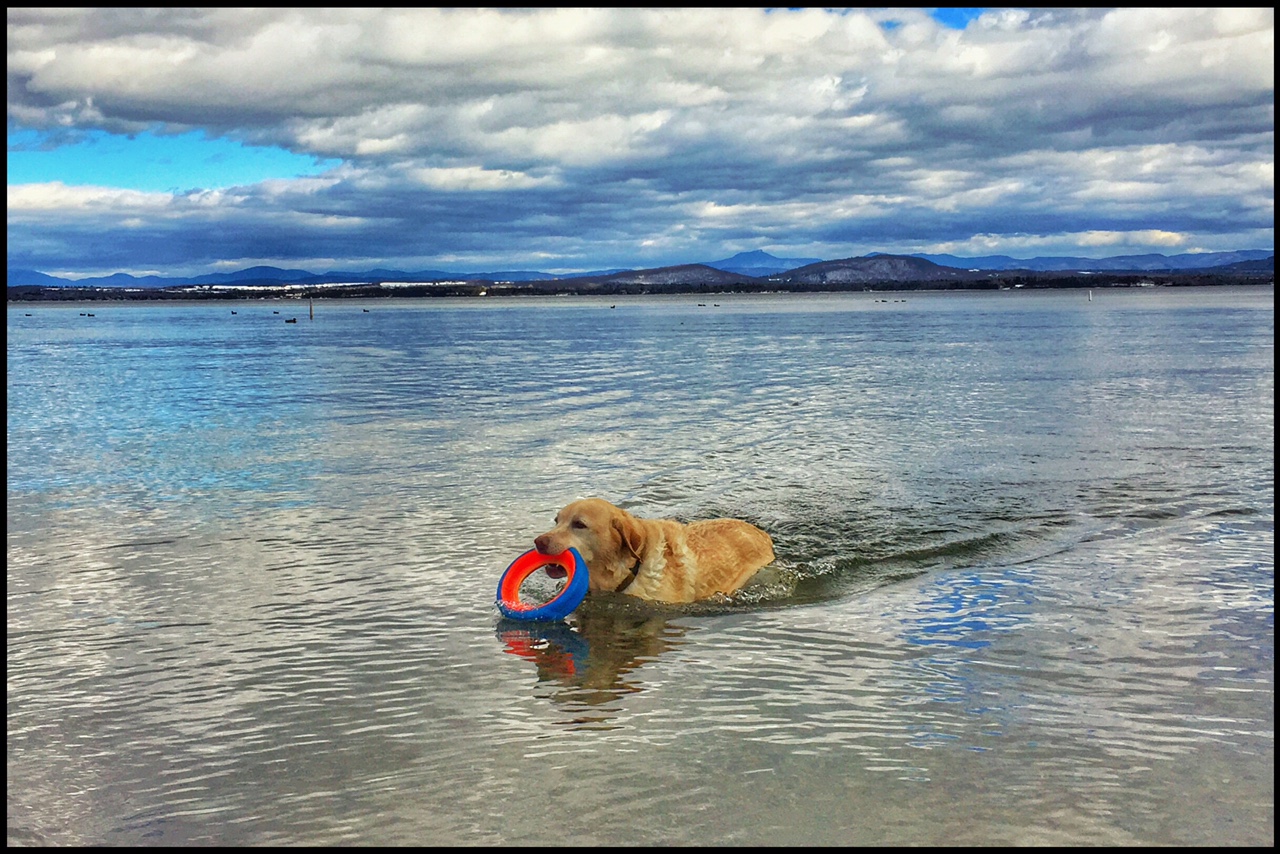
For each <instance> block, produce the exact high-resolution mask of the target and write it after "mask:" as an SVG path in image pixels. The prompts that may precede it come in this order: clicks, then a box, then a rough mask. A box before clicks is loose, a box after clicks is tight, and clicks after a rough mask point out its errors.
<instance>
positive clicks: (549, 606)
mask: <svg viewBox="0 0 1280 854" xmlns="http://www.w3.org/2000/svg"><path fill="white" fill-rule="evenodd" d="M548 565H554V566H559V567H561V568H563V569H564V571H565V572H566V573H567V574H568V581H566V582H565V585H564V587H562V588H560V591H559V592H558V593H556V595H555V596H552V597H551V598H550V599H548V600H547V601H545V602H525V601H523V600H522V599H521V598H520V585H522V584H524V582H525V580H526V579H527V578H528V577H529V576H531V575H533V574H534V573H535V572H537V571H538V570H540V569H542V568H543V567H544V566H548ZM587 580H588V578H587V563H586V561H584V560H583V559H582V555H580V554H578V550H577V549H566V550H565V551H563V552H561V553H560V554H558V555H544V554H543V553H542V552H540V551H538V550H537V549H533V550H530V551H527V552H525V553H524V554H522V555H520V557H518V558H516V559H515V560H514V561H512V563H511V566H509V567H507V570H506V572H504V573H502V577H501V578H500V579H498V599H497V603H498V610H499V611H501V612H502V614H503V616H505V617H510V618H512V619H514V620H562V619H564V618H565V617H567V616H569V614H570V613H572V611H573V609H574V608H576V607H578V606H579V605H581V604H582V600H583V599H585V598H586V597H587Z"/></svg>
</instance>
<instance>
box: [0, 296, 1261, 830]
mask: <svg viewBox="0 0 1280 854" xmlns="http://www.w3.org/2000/svg"><path fill="white" fill-rule="evenodd" d="M308 309H309V306H308V304H307V303H305V302H299V301H273V302H267V301H263V302H231V303H225V302H200V303H182V304H172V303H170V304H163V303H156V304H140V303H121V304H106V303H93V304H85V303H82V304H78V305H77V304H69V305H22V304H15V303H11V304H10V305H9V309H8V329H7V331H8V353H7V357H8V363H7V397H8V400H7V403H8V453H7V464H8V473H7V485H8V492H7V523H8V551H7V607H8V636H7V677H8V691H7V697H8V840H9V842H10V844H25V845H50V844H56V845H71V844H90V845H93V844H97V845H166V844H229V845H267V844H282V845H283V844H287V845H310V844H319V845H336V844H360V845H382V844H390V845H410V844H414V845H416V844H459V845H499V844H512V845H514V844H527V845H553V844H565V845H601V844H604V845H609V844H612V845H721V844H723V845H756V844H794V845H808V844H831V845H871V844H893V845H934V844H950V845H958V844H990V845H997V844H1044V845H1051V844H1065V845H1115V844H1121V845H1123V844H1142V845H1157V844H1173V845H1210V844H1223V845H1246V844H1247V845H1270V844H1272V843H1273V841H1274V829H1273V828H1274V786H1273V772H1274V705H1273V702H1274V700H1273V686H1274V643H1273V638H1274V556H1273V555H1274V507H1275V501H1274V474H1275V463H1274V361H1273V360H1274V291H1273V289H1272V288H1270V287H1265V288H1240V289H1235V288H1206V289H1164V288H1143V289H1133V290H1109V289H1099V290H1095V291H1094V292H1093V297H1092V299H1091V300H1090V299H1089V298H1088V295H1087V294H1086V292H1084V291H1061V292H1044V291H1034V292H1026V291H1006V292H986V293H975V292H967V293H909V294H901V293H898V294H871V293H865V294H843V295H830V294H828V295H757V296H728V295H710V294H709V295H705V296H680V297H662V298H659V297H618V298H585V297H584V298H576V297H566V298H552V297H547V298H526V299H514V298H513V299H503V300H490V299H487V298H486V299H470V300H450V299H425V300H413V301H410V300H395V301H358V302H357V301H350V302H348V301H336V300H335V301H327V300H320V301H317V302H316V303H315V316H314V319H311V318H310V316H309V311H308ZM294 317H296V318H297V323H285V321H286V320H288V319H290V318H294ZM588 495H597V496H600V497H604V498H608V499H609V500H611V501H613V502H614V503H617V504H619V505H621V506H624V507H626V508H628V509H629V510H631V511H632V512H634V513H636V514H637V515H641V516H652V517H658V516H670V517H676V518H680V519H685V520H690V519H696V518H705V517H711V516H721V515H727V516H735V517H739V518H744V519H748V520H750V521H752V522H755V523H756V524H759V525H760V526H762V527H763V528H765V529H766V530H767V531H769V532H770V534H771V535H772V536H773V538H774V541H775V543H776V546H777V552H778V561H777V564H776V566H775V568H774V571H773V573H772V574H771V576H770V578H768V579H767V580H766V582H764V583H761V584H759V585H756V586H754V587H753V588H752V589H750V590H749V591H747V592H744V593H743V594H741V595H739V596H737V597H734V598H733V599H732V600H730V601H728V602H713V603H703V604H698V605H694V606H685V607H662V606H655V605H649V604H645V603H642V602H639V601H637V600H634V599H633V598H631V597H626V596H617V595H615V596H593V597H590V598H589V599H588V600H587V601H586V602H585V603H583V605H582V606H580V607H579V608H578V609H577V610H576V611H575V612H574V613H573V614H571V615H570V616H569V617H568V618H567V619H566V620H565V621H563V622H560V623H553V624H544V623H530V622H517V621H511V620H507V619H503V618H502V617H501V615H500V614H499V613H498V611H497V609H496V608H495V607H494V593H495V589H496V584H497V580H498V577H499V576H500V574H501V573H502V571H503V569H505V567H506V566H507V565H508V564H509V563H511V561H512V560H513V559H514V558H515V557H517V556H518V555H519V554H521V553H522V552H524V551H526V550H527V549H529V548H531V547H532V540H533V537H534V536H535V535H537V534H538V533H540V532H542V531H545V530H546V529H548V528H549V527H550V526H551V520H552V517H553V516H554V515H555V513H556V511H557V510H558V509H559V507H560V506H562V505H563V504H565V503H567V502H568V501H570V500H572V499H574V498H579V497H585V496H588Z"/></svg>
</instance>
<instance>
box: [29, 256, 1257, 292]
mask: <svg viewBox="0 0 1280 854" xmlns="http://www.w3.org/2000/svg"><path fill="white" fill-rule="evenodd" d="M1274 258H1275V252H1274V250H1264V249H1243V250H1239V251H1236V252H1204V253H1197V254H1183V255H1156V254H1153V255H1116V256H1112V257H1110V258H1077V257H1037V258H1012V257H1010V256H1008V255H985V256H982V257H978V258H962V257H959V256H956V255H926V254H913V255H889V254H885V253H879V252H876V253H872V254H871V255H867V256H864V257H862V258H844V259H839V260H835V261H824V260H822V259H820V258H779V257H777V256H775V255H770V254H769V253H768V252H763V251H760V250H755V251H752V252H739V253H738V254H737V255H734V256H732V257H730V258H724V259H721V260H719V261H708V262H704V263H701V264H684V265H678V266H675V267H660V268H655V269H652V270H618V269H613V270H597V271H593V272H590V273H577V274H574V275H572V276H564V275H555V274H552V273H544V272H540V271H537V270H500V271H492V272H469V273H456V272H447V271H444V270H417V271H405V270H385V269H373V270H364V271H346V270H332V271H330V272H328V273H312V272H310V271H308V270H286V269H282V268H280V267H249V268H246V269H244V270H239V271H237V272H234V273H210V274H208V275H204V276H194V277H173V276H131V275H129V274H127V273H115V274H113V275H110V276H99V277H94V278H87V279H64V278H60V277H57V276H50V275H47V274H45V273H41V272H38V271H36V270H22V269H14V268H9V270H8V285H9V286H10V287H14V286H20V285H36V286H41V287H89V288H168V287H178V286H182V285H223V286H228V285H231V286H234V285H241V286H252V285H258V286H264V285H288V284H293V285H322V284H338V283H355V282H423V283H430V282H457V281H472V282H476V281H484V282H548V281H564V282H579V283H584V282H602V283H603V282H612V283H631V284H646V283H651V284H669V283H673V282H674V281H675V280H677V279H680V280H683V281H692V282H698V283H704V284H717V283H722V282H728V281H732V280H735V279H738V278H741V277H746V278H749V279H758V280H761V281H763V280H766V279H767V280H769V281H773V282H777V283H779V284H822V283H827V282H829V283H832V284H835V283H854V282H863V281H900V280H901V281H905V280H911V281H948V280H950V281H963V280H965V279H967V278H970V277H972V274H977V273H985V272H997V271H1010V270H1026V271H1031V272H1067V271H1094V272H1174V271H1186V270H1202V269H1214V270H1219V271H1225V270H1226V268H1228V267H1230V268H1233V269H1236V270H1239V271H1241V272H1244V271H1264V270H1273V269H1274V265H1275V261H1274Z"/></svg>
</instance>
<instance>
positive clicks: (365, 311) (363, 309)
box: [360, 308, 369, 314]
mask: <svg viewBox="0 0 1280 854" xmlns="http://www.w3.org/2000/svg"><path fill="white" fill-rule="evenodd" d="M360 310H361V311H363V312H364V313H365V314H368V313H369V309H367V308H362V309H360Z"/></svg>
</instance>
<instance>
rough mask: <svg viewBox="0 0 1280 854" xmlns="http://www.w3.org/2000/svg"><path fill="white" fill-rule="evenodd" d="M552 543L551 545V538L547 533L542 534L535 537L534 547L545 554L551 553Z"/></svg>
mask: <svg viewBox="0 0 1280 854" xmlns="http://www.w3.org/2000/svg"><path fill="white" fill-rule="evenodd" d="M550 545H551V538H550V537H548V536H547V535H546V534H541V535H539V536H537V537H534V538H533V547H534V548H536V549H537V550H538V551H539V552H541V553H542V554H544V555H546V554H551V550H550V548H549V547H550Z"/></svg>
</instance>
